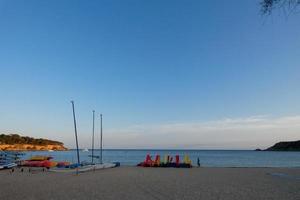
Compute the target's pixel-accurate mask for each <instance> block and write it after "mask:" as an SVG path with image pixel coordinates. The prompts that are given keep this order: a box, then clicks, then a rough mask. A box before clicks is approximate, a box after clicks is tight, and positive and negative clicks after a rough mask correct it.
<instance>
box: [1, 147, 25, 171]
mask: <svg viewBox="0 0 300 200" xmlns="http://www.w3.org/2000/svg"><path fill="white" fill-rule="evenodd" d="M22 155H23V154H22V153H19V152H10V151H0V169H11V168H13V167H16V166H17V165H18V164H17V163H18V162H20V157H21V156H22Z"/></svg>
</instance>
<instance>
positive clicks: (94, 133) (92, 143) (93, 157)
mask: <svg viewBox="0 0 300 200" xmlns="http://www.w3.org/2000/svg"><path fill="white" fill-rule="evenodd" d="M94 137H95V111H94V110H93V136H92V164H93V163H94Z"/></svg>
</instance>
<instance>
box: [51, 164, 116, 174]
mask: <svg viewBox="0 0 300 200" xmlns="http://www.w3.org/2000/svg"><path fill="white" fill-rule="evenodd" d="M116 166H117V164H115V163H103V164H94V165H85V166H82V167H78V168H74V169H70V168H52V169H49V171H50V172H63V173H64V172H87V171H94V170H99V169H108V168H114V167H116Z"/></svg>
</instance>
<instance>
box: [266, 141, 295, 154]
mask: <svg viewBox="0 0 300 200" xmlns="http://www.w3.org/2000/svg"><path fill="white" fill-rule="evenodd" d="M265 151H300V140H298V141H291V142H278V143H276V144H275V145H274V146H272V147H270V148H267V149H266V150H265Z"/></svg>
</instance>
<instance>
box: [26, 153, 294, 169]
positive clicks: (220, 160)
mask: <svg viewBox="0 0 300 200" xmlns="http://www.w3.org/2000/svg"><path fill="white" fill-rule="evenodd" d="M148 153H149V154H150V155H152V157H153V158H154V157H155V155H156V154H159V155H161V157H163V156H164V155H171V156H175V155H177V154H178V155H180V158H182V157H183V156H184V155H185V154H187V155H189V156H190V158H191V160H192V162H193V164H194V165H196V164H197V158H198V157H199V158H200V162H201V165H202V166H207V167H300V152H271V151H239V150H104V151H103V161H104V162H120V163H121V165H129V166H133V165H136V164H137V163H139V162H141V161H143V160H144V159H145V157H146V154H148ZM94 154H95V155H99V154H100V151H99V150H95V151H94ZM33 155H50V156H53V157H54V160H57V161H70V162H76V159H77V157H76V150H70V151H56V152H27V153H26V154H25V158H28V157H30V156H33ZM89 155H91V151H89V152H83V151H80V158H81V161H91V158H90V157H89ZM94 159H95V160H97V159H96V158H94Z"/></svg>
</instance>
